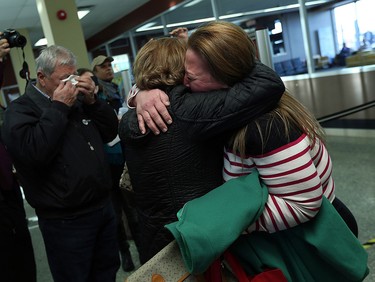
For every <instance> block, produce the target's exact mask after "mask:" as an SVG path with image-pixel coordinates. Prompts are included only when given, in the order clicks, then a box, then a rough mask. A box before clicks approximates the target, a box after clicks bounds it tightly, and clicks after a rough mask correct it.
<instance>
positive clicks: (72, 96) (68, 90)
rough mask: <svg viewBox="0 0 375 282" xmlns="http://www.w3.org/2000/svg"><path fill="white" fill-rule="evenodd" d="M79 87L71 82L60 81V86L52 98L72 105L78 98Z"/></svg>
mask: <svg viewBox="0 0 375 282" xmlns="http://www.w3.org/2000/svg"><path fill="white" fill-rule="evenodd" d="M77 94H78V89H77V88H76V87H75V86H74V85H73V84H72V83H71V82H70V81H68V82H65V83H64V82H63V81H60V84H59V86H57V88H56V89H55V91H54V92H53V97H52V100H54V101H59V102H61V103H64V104H65V105H67V106H69V107H71V106H73V104H74V102H75V101H76V100H77Z"/></svg>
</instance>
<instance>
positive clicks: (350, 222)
mask: <svg viewBox="0 0 375 282" xmlns="http://www.w3.org/2000/svg"><path fill="white" fill-rule="evenodd" d="M332 205H333V206H334V207H335V209H336V210H337V212H338V213H339V214H340V216H341V218H342V219H343V220H344V221H345V223H346V225H347V226H348V227H349V229H350V230H351V231H352V232H353V234H354V235H355V236H356V237H357V238H358V225H357V221H356V219H355V217H354V215H353V214H352V213H351V211H350V210H349V209H348V207H347V206H346V205H345V204H344V203H343V202H341V201H340V200H339V199H338V198H337V197H336V198H335V199H334V200H333V202H332Z"/></svg>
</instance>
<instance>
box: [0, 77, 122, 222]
mask: <svg viewBox="0 0 375 282" xmlns="http://www.w3.org/2000/svg"><path fill="white" fill-rule="evenodd" d="M117 125H118V121H117V117H116V114H115V113H114V111H113V109H112V108H111V107H109V106H108V105H106V103H105V102H102V101H99V100H98V101H96V102H95V103H94V104H92V105H85V104H83V103H81V102H80V101H78V100H77V102H76V103H75V104H74V105H73V106H72V107H71V108H69V107H68V106H66V105H65V104H63V103H61V102H57V101H52V102H51V101H50V100H49V99H47V98H46V97H45V96H43V95H42V94H41V93H40V92H39V91H38V90H37V89H36V88H35V87H34V86H33V85H32V84H31V83H29V85H28V86H27V89H26V94H24V95H22V96H21V97H20V98H18V99H17V100H15V101H13V102H12V103H11V104H10V105H9V107H8V109H7V110H6V111H5V119H4V124H3V128H2V137H3V141H4V144H5V145H6V146H7V149H8V151H9V153H10V154H11V156H12V158H13V161H14V165H15V168H16V170H17V174H18V177H19V180H20V182H21V185H22V187H23V189H24V192H25V196H26V199H27V201H28V202H29V203H30V205H31V206H33V207H34V208H35V210H36V213H37V215H38V216H43V217H51V218H56V217H70V216H74V215H77V214H82V213H85V212H88V211H92V210H95V209H97V208H99V207H100V206H103V205H104V204H105V202H106V201H107V200H108V199H109V191H110V188H111V176H110V173H109V168H108V162H107V159H106V155H105V153H104V149H103V143H104V142H109V141H111V140H113V139H114V138H115V136H116V134H117Z"/></svg>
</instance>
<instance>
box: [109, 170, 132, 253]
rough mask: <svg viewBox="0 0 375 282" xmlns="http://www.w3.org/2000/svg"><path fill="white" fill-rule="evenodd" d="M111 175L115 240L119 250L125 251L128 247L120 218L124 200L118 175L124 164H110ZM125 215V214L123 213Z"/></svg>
mask: <svg viewBox="0 0 375 282" xmlns="http://www.w3.org/2000/svg"><path fill="white" fill-rule="evenodd" d="M110 167H111V175H112V183H113V186H112V193H111V194H112V203H113V207H114V209H115V213H116V218H117V241H118V244H119V248H120V251H121V252H125V251H126V250H128V249H129V243H128V238H127V236H126V230H125V225H124V222H123V220H122V214H123V211H124V204H125V203H124V202H123V199H122V196H121V190H120V187H119V182H120V177H121V174H122V171H123V169H124V165H111V166H110ZM125 215H126V214H125Z"/></svg>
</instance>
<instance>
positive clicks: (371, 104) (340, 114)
mask: <svg viewBox="0 0 375 282" xmlns="http://www.w3.org/2000/svg"><path fill="white" fill-rule="evenodd" d="M374 106H375V101H371V102H368V103H365V104H362V105H359V106H355V107H352V108H349V109H346V110H343V111H340V112H337V113H334V114H330V115H327V116H324V117H320V118H318V121H319V122H320V123H323V122H327V121H331V120H334V119H338V118H341V117H345V116H348V115H351V114H354V113H357V112H360V111H363V110H366V109H369V108H371V107H374Z"/></svg>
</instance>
